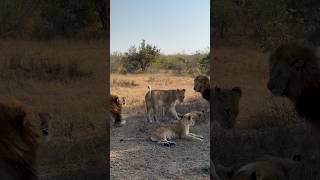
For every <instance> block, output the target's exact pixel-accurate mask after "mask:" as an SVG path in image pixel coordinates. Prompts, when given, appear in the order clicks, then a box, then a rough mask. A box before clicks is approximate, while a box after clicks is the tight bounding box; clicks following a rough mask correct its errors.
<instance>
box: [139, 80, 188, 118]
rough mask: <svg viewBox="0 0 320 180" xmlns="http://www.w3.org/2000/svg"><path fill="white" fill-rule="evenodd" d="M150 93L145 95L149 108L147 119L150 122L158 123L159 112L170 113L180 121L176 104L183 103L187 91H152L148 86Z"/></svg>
mask: <svg viewBox="0 0 320 180" xmlns="http://www.w3.org/2000/svg"><path fill="white" fill-rule="evenodd" d="M148 89H149V91H148V92H147V93H146V95H145V103H146V108H147V118H148V121H149V122H152V121H153V120H154V121H157V116H158V114H159V111H160V110H161V112H162V114H163V112H166V111H167V110H169V112H170V113H171V114H172V115H173V116H174V117H175V119H176V120H178V119H180V118H179V116H178V113H177V111H176V108H175V106H176V103H177V102H180V103H182V102H183V100H184V97H185V92H186V90H185V89H175V90H151V86H150V85H149V86H148Z"/></svg>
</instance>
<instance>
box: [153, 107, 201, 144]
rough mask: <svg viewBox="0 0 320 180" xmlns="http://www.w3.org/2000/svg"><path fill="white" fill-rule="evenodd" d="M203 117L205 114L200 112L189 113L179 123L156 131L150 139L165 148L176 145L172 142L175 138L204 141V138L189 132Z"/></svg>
mask: <svg viewBox="0 0 320 180" xmlns="http://www.w3.org/2000/svg"><path fill="white" fill-rule="evenodd" d="M202 115H203V112H200V111H192V112H189V113H187V114H185V115H183V117H182V118H181V119H180V120H178V122H176V123H174V124H171V125H167V126H162V127H159V128H158V129H156V130H155V131H154V132H153V133H152V134H151V136H150V139H151V141H155V142H158V143H159V144H162V145H165V146H171V145H175V144H176V143H175V142H173V141H170V140H171V139H174V138H180V139H189V140H196V141H203V136H201V135H196V134H193V133H190V132H189V129H190V126H194V124H195V122H196V121H199V120H200V119H201V116H202Z"/></svg>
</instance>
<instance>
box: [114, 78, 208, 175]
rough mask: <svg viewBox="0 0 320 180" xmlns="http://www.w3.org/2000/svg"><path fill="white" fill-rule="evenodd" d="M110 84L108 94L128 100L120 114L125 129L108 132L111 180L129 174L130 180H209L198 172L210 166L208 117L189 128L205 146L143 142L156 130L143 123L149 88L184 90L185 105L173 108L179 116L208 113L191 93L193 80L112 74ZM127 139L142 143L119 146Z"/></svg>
mask: <svg viewBox="0 0 320 180" xmlns="http://www.w3.org/2000/svg"><path fill="white" fill-rule="evenodd" d="M110 82H111V85H110V91H111V93H115V94H118V95H120V96H126V97H127V106H126V107H124V110H123V115H124V118H125V119H126V121H127V125H126V126H125V127H121V128H112V129H111V142H110V147H111V150H110V157H111V178H112V179H125V177H124V174H126V175H128V174H130V178H131V179H185V178H188V179H209V173H208V172H205V171H204V170H203V169H201V168H208V166H209V147H210V145H209V141H210V140H209V126H208V123H209V113H206V115H205V118H206V123H204V124H199V125H196V126H195V127H192V128H191V131H192V132H194V133H196V134H201V135H203V136H204V139H205V140H204V142H190V141H184V140H176V142H177V145H176V146H175V147H174V148H165V147H161V146H160V145H158V144H156V143H153V142H150V141H149V140H147V139H146V138H147V137H148V135H149V134H150V132H151V131H152V130H153V129H154V128H157V127H158V126H159V125H156V124H155V123H152V124H150V123H147V119H146V109H145V104H144V97H145V94H146V92H147V91H148V85H149V84H150V85H151V87H152V89H177V88H179V89H182V88H184V89H186V97H185V101H184V102H183V103H182V104H179V103H178V104H177V106H176V109H177V112H178V113H181V114H184V113H187V112H190V111H194V110H202V109H204V110H208V109H209V104H208V103H207V102H206V100H204V99H203V98H202V97H201V94H199V93H196V92H195V91H194V90H193V77H190V76H186V75H185V76H182V75H176V74H173V73H157V74H130V75H128V74H127V75H121V74H111V75H110ZM119 82H120V83H119ZM121 82H128V83H126V85H123V83H121ZM131 82H134V83H131ZM132 84H134V85H132ZM164 119H167V120H170V119H171V120H172V118H164ZM169 122H170V121H169ZM163 123H168V122H166V121H163ZM128 137H140V138H141V137H143V138H145V140H141V141H132V142H122V143H121V142H120V143H119V139H121V138H128Z"/></svg>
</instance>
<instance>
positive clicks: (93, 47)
mask: <svg viewBox="0 0 320 180" xmlns="http://www.w3.org/2000/svg"><path fill="white" fill-rule="evenodd" d="M0 54H1V56H0V69H1V70H0V82H1V83H0V93H1V99H4V98H16V99H19V100H21V101H22V102H24V103H26V104H28V105H30V106H31V107H33V109H34V111H46V112H49V113H50V114H51V115H52V117H53V119H52V129H50V134H51V136H52V137H51V140H50V142H49V144H47V145H44V147H42V148H41V150H40V154H39V159H38V170H39V173H40V177H41V179H63V178H71V177H73V178H75V177H81V178H84V177H87V174H90V173H93V174H100V175H101V174H105V168H104V167H105V162H104V159H105V153H106V115H107V111H106V109H105V108H104V107H105V106H106V101H105V100H106V97H107V94H106V93H105V91H106V88H107V82H106V73H107V68H106V60H107V57H106V48H105V41H104V40H101V41H85V42H84V41H67V40H56V41H49V42H38V41H17V40H12V41H9V40H8V41H1V43H0ZM91 177H94V175H92V176H91Z"/></svg>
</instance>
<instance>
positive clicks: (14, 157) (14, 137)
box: [0, 100, 40, 180]
mask: <svg viewBox="0 0 320 180" xmlns="http://www.w3.org/2000/svg"><path fill="white" fill-rule="evenodd" d="M32 116H33V113H32V111H31V109H30V108H29V107H27V106H25V105H24V104H22V103H21V102H19V101H17V100H6V101H0V123H1V126H0V161H1V163H0V179H8V180H11V179H12V180H34V179H38V177H37V173H36V170H35V163H36V162H35V161H36V154H37V147H38V145H39V137H40V135H39V134H40V133H39V130H38V129H37V128H36V127H35V126H34V125H33V124H32V123H31V122H30V120H31V118H32Z"/></svg>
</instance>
